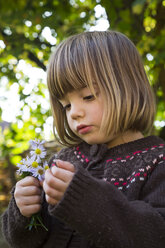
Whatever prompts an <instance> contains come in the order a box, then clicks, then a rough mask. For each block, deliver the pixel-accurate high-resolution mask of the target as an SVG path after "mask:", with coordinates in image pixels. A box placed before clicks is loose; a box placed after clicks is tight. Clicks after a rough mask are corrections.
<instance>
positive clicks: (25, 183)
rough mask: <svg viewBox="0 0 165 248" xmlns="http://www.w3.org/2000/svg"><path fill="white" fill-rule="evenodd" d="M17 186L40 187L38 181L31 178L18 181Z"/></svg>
mask: <svg viewBox="0 0 165 248" xmlns="http://www.w3.org/2000/svg"><path fill="white" fill-rule="evenodd" d="M17 185H19V186H22V187H26V186H31V185H35V186H38V187H39V186H40V183H39V180H38V179H36V178H34V177H32V176H27V177H25V178H23V179H22V180H20V181H19V182H18V183H17Z"/></svg>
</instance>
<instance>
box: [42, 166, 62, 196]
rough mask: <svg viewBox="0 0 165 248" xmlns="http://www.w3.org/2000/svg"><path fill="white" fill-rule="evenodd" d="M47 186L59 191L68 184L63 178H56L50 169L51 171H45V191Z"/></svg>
mask: <svg viewBox="0 0 165 248" xmlns="http://www.w3.org/2000/svg"><path fill="white" fill-rule="evenodd" d="M46 187H49V188H51V189H52V190H53V189H56V190H58V191H61V192H63V191H64V190H65V188H66V185H65V183H64V182H63V181H62V180H60V179H58V178H56V177H55V176H54V175H53V174H52V172H51V171H50V170H49V171H48V170H47V171H46V173H45V180H44V183H43V189H44V191H45V188H46Z"/></svg>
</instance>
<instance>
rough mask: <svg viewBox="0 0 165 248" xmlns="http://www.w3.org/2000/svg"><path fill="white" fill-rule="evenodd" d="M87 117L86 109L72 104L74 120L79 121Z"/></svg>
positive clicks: (71, 111) (71, 113) (71, 112)
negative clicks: (78, 119)
mask: <svg viewBox="0 0 165 248" xmlns="http://www.w3.org/2000/svg"><path fill="white" fill-rule="evenodd" d="M84 115H85V109H84V108H83V106H82V105H81V104H72V105H71V110H70V116H71V118H72V119H77V118H80V117H83V116H84Z"/></svg>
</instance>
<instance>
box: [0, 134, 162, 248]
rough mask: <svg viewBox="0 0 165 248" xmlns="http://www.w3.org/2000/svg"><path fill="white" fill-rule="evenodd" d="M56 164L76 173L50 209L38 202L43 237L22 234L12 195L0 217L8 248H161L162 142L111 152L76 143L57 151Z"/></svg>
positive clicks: (103, 147) (22, 225)
mask: <svg viewBox="0 0 165 248" xmlns="http://www.w3.org/2000/svg"><path fill="white" fill-rule="evenodd" d="M58 158H60V159H63V160H66V161H70V162H71V163H73V164H74V166H75V168H76V173H75V175H74V177H73V180H72V181H71V183H70V185H69V187H68V189H67V191H66V192H65V194H64V197H63V199H62V200H61V201H60V202H59V203H58V204H57V205H56V206H48V205H47V203H46V202H45V201H44V202H43V208H42V211H41V214H42V217H43V221H44V223H45V225H46V226H47V227H48V229H49V231H48V232H46V231H45V230H44V229H43V228H38V229H37V230H35V229H34V230H32V231H28V230H27V229H25V227H26V225H27V224H28V223H29V219H28V218H25V217H23V216H22V215H21V214H20V212H19V210H18V208H17V206H16V204H15V200H14V197H13V193H12V198H11V201H10V203H9V206H8V209H7V210H6V211H5V213H4V214H3V216H2V223H3V233H4V236H5V238H6V240H7V241H8V243H9V244H10V245H11V247H13V248H67V247H69V248H90V247H91V248H96V247H97V248H101V247H102V248H139V247H141V248H164V247H165V142H164V141H163V140H161V139H160V138H158V137H155V136H150V137H146V138H143V139H140V140H137V141H134V142H130V143H127V144H123V145H120V146H117V147H114V148H111V149H108V148H107V146H106V145H104V144H103V145H92V146H90V145H88V144H86V143H82V144H80V145H79V146H78V147H74V148H66V149H63V150H62V151H61V152H60V153H59V155H58ZM53 159H54V157H53V158H52V159H51V161H50V165H51V164H52V163H54V161H53ZM13 192H14V189H13Z"/></svg>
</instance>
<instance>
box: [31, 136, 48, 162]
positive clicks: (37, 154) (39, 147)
mask: <svg viewBox="0 0 165 248" xmlns="http://www.w3.org/2000/svg"><path fill="white" fill-rule="evenodd" d="M44 143H45V142H44V141H39V140H31V141H30V144H31V147H32V151H31V152H30V154H31V156H32V159H34V160H35V159H40V160H41V159H43V158H45V156H46V151H45V148H44V147H43V144H44Z"/></svg>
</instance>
